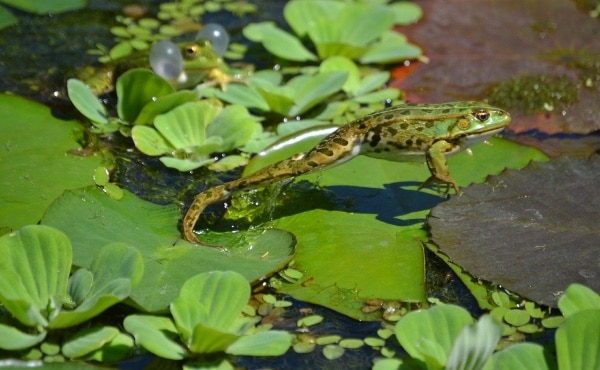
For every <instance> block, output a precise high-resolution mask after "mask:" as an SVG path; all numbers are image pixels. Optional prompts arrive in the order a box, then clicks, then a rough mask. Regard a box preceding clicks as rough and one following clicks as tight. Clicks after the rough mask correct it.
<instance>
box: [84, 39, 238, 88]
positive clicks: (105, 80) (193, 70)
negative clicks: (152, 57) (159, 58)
mask: <svg viewBox="0 0 600 370" xmlns="http://www.w3.org/2000/svg"><path fill="white" fill-rule="evenodd" d="M177 46H178V47H179V50H180V51H181V55H182V57H183V71H185V75H186V76H185V77H186V78H185V80H184V81H172V82H171V83H172V84H174V86H175V88H176V89H184V88H188V87H193V86H196V85H197V84H199V83H200V82H202V81H205V80H209V81H214V83H215V84H218V85H219V86H221V88H224V86H225V85H226V84H227V83H229V82H231V81H232V80H234V77H231V76H229V75H228V74H227V72H226V67H225V62H224V61H223V58H222V57H221V56H220V55H219V54H217V53H216V52H215V51H214V50H213V48H212V44H211V43H210V41H206V40H201V41H198V42H185V43H180V44H177ZM133 68H150V62H149V59H148V50H143V51H138V52H134V53H133V54H131V55H128V56H126V57H123V58H119V59H116V60H114V61H112V62H109V63H106V64H105V65H103V66H101V67H100V68H93V67H86V68H83V69H81V70H79V71H77V73H76V75H77V76H76V77H77V78H78V79H80V80H82V81H85V82H86V83H87V84H88V86H89V87H90V89H91V90H92V92H93V93H94V94H95V95H102V94H105V93H108V92H110V91H112V90H113V88H114V83H115V81H116V80H117V78H118V77H119V76H120V75H122V74H123V73H125V72H127V71H128V70H130V69H133Z"/></svg>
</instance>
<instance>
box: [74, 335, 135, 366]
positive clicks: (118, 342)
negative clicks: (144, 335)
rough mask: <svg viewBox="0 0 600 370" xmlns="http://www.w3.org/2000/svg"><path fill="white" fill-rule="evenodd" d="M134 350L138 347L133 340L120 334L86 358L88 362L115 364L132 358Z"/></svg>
mask: <svg viewBox="0 0 600 370" xmlns="http://www.w3.org/2000/svg"><path fill="white" fill-rule="evenodd" d="M134 348H136V347H135V342H134V340H133V338H132V337H131V336H130V335H128V334H125V333H121V332H119V333H117V336H116V337H114V338H113V339H112V340H111V341H110V342H108V343H105V344H104V345H103V346H102V347H100V348H99V349H97V350H95V351H93V352H91V353H89V354H88V355H87V356H85V357H86V359H87V360H88V361H97V362H104V363H115V362H117V361H123V360H125V359H127V358H130V357H131V356H132V354H133V350H134Z"/></svg>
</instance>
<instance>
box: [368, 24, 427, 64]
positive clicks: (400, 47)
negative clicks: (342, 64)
mask: <svg viewBox="0 0 600 370" xmlns="http://www.w3.org/2000/svg"><path fill="white" fill-rule="evenodd" d="M422 53H423V51H422V50H421V48H419V47H418V46H416V45H414V44H411V43H409V42H408V41H407V40H406V37H405V36H404V35H401V34H399V33H397V32H393V31H389V32H386V33H384V34H383V36H382V37H381V40H380V41H379V42H377V43H376V44H374V45H373V46H371V47H370V48H369V50H368V51H366V52H365V53H364V54H363V55H362V56H361V57H360V62H361V63H395V62H401V61H404V60H407V59H416V58H418V57H419V56H420V55H421V54H422Z"/></svg>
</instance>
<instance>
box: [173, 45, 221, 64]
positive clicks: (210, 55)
mask: <svg viewBox="0 0 600 370" xmlns="http://www.w3.org/2000/svg"><path fill="white" fill-rule="evenodd" d="M180 48H181V55H182V56H183V70H184V71H195V70H200V71H207V70H210V69H212V68H219V67H221V66H222V65H223V58H221V56H220V55H219V54H217V53H216V52H215V50H214V49H213V47H212V43H211V42H210V41H208V40H200V41H198V42H190V43H185V44H181V45H180Z"/></svg>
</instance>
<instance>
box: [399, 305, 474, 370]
mask: <svg viewBox="0 0 600 370" xmlns="http://www.w3.org/2000/svg"><path fill="white" fill-rule="evenodd" d="M472 323H473V318H472V317H471V315H470V314H469V312H468V311H467V310H465V309H464V308H462V307H459V306H454V305H440V306H434V307H432V308H429V309H427V310H420V311H413V312H409V313H408V314H406V315H405V316H404V317H402V318H401V319H400V321H398V323H397V324H396V329H395V333H396V338H397V339H398V342H399V343H400V345H401V346H402V348H404V350H405V351H406V352H407V353H408V354H409V355H410V356H411V357H412V358H414V359H417V360H420V361H422V362H425V363H430V364H433V363H432V362H431V361H432V359H435V362H437V366H440V367H444V365H446V360H447V358H448V356H449V355H450V353H451V350H452V346H453V345H454V343H455V341H456V339H457V338H458V337H459V335H460V333H461V331H462V330H463V328H465V327H467V326H468V325H470V324H472ZM439 351H442V352H441V353H440V352H439Z"/></svg>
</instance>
